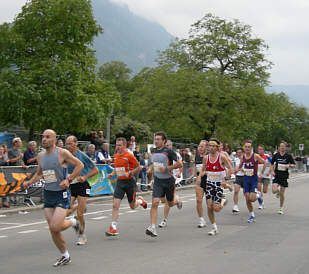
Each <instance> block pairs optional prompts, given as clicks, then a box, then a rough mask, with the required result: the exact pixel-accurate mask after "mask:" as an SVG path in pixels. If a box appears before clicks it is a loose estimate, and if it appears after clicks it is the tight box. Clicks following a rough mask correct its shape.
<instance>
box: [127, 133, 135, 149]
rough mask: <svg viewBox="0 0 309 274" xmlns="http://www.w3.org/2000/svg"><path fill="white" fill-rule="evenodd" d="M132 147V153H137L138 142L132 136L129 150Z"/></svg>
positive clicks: (128, 143)
mask: <svg viewBox="0 0 309 274" xmlns="http://www.w3.org/2000/svg"><path fill="white" fill-rule="evenodd" d="M130 145H132V149H131V150H132V152H134V151H135V148H136V146H137V142H136V141H135V136H131V138H130V141H128V142H127V148H129V146H130Z"/></svg>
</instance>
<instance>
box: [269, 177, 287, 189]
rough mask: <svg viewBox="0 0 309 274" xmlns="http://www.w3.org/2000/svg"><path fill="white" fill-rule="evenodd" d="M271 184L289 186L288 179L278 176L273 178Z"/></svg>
mask: <svg viewBox="0 0 309 274" xmlns="http://www.w3.org/2000/svg"><path fill="white" fill-rule="evenodd" d="M273 184H278V185H279V186H282V187H288V186H289V183H288V179H287V178H286V177H279V176H275V178H274V179H273Z"/></svg>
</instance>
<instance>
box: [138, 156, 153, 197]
mask: <svg viewBox="0 0 309 274" xmlns="http://www.w3.org/2000/svg"><path fill="white" fill-rule="evenodd" d="M140 166H141V169H142V171H141V177H142V181H141V191H147V186H146V185H147V183H148V184H149V183H150V181H151V174H150V173H149V174H147V169H148V168H149V167H150V166H151V162H150V160H149V155H148V153H147V152H145V153H144V155H143V159H141V160H140ZM147 178H148V182H147Z"/></svg>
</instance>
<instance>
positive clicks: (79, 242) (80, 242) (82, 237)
mask: <svg viewBox="0 0 309 274" xmlns="http://www.w3.org/2000/svg"><path fill="white" fill-rule="evenodd" d="M86 243H87V238H86V235H79V237H78V240H77V242H76V244H77V245H85V244H86Z"/></svg>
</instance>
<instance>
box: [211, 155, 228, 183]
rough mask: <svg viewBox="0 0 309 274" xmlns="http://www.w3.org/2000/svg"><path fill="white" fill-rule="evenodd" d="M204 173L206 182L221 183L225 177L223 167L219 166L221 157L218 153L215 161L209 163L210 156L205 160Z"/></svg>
mask: <svg viewBox="0 0 309 274" xmlns="http://www.w3.org/2000/svg"><path fill="white" fill-rule="evenodd" d="M206 173H207V181H210V182H222V180H223V178H224V177H225V175H226V172H225V167H224V166H222V164H221V155H220V153H218V156H217V159H216V160H215V161H214V162H211V161H210V155H207V158H206Z"/></svg>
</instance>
